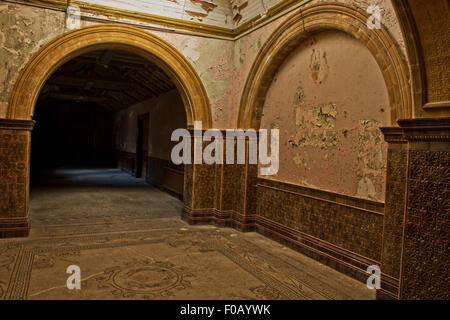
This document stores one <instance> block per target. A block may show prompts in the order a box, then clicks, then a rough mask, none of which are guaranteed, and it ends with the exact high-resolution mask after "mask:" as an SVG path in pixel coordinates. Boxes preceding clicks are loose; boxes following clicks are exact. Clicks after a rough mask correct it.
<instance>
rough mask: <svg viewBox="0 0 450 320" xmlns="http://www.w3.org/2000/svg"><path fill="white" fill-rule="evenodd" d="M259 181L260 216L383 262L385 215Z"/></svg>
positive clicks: (279, 184) (288, 187) (302, 188)
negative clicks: (382, 243)
mask: <svg viewBox="0 0 450 320" xmlns="http://www.w3.org/2000/svg"><path fill="white" fill-rule="evenodd" d="M258 181H259V184H258V209H257V214H258V215H260V216H263V217H265V218H267V219H270V220H273V221H275V222H277V223H280V224H282V225H284V226H287V227H289V228H292V229H294V230H298V231H300V232H303V233H305V234H308V235H311V236H313V237H316V238H318V239H321V240H324V241H327V242H329V243H332V244H334V245H336V246H339V247H341V248H344V249H347V250H350V251H352V252H355V253H357V254H359V255H361V256H365V257H367V258H369V259H373V260H375V261H380V254H381V234H382V223H383V214H382V213H379V212H377V211H371V210H368V209H365V208H361V207H360V208H358V207H356V206H351V205H347V204H344V203H339V202H337V201H331V200H327V199H320V198H318V197H317V196H316V197H315V196H312V195H308V194H305V193H303V192H302V191H303V190H304V187H298V188H297V190H296V191H295V189H296V186H294V185H289V184H285V183H282V182H276V181H271V180H263V179H259V180H258ZM312 190H313V189H311V191H312ZM318 192H320V191H318ZM362 202H363V201H362Z"/></svg>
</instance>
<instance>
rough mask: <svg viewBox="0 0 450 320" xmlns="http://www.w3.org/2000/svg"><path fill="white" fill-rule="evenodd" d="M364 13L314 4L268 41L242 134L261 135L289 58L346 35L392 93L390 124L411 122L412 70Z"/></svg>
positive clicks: (250, 88) (249, 92) (250, 85)
mask: <svg viewBox="0 0 450 320" xmlns="http://www.w3.org/2000/svg"><path fill="white" fill-rule="evenodd" d="M367 19H368V15H366V13H365V12H363V11H360V10H357V9H354V8H351V7H348V6H346V5H344V4H340V3H331V4H330V3H327V4H314V5H311V6H307V7H305V8H304V9H302V10H301V11H300V12H296V13H295V14H293V15H292V16H291V17H290V18H288V19H287V20H286V21H285V22H283V23H282V24H281V25H280V26H279V27H278V28H277V30H276V31H275V32H274V33H273V34H272V35H271V36H270V37H269V39H268V40H267V41H266V43H265V44H264V46H263V47H262V48H261V50H260V51H259V53H258V55H257V57H256V59H255V61H254V63H253V66H252V68H251V69H250V73H249V76H248V78H247V81H246V83H245V87H244V90H243V94H242V98H241V102H240V107H239V115H238V123H237V125H238V128H244V129H248V128H254V129H258V128H259V126H260V121H261V114H262V108H263V106H264V101H265V96H266V93H267V90H268V89H269V87H270V84H271V82H272V79H273V76H274V75H275V73H276V72H277V70H278V68H279V67H280V66H281V64H282V63H283V62H284V61H285V59H286V57H287V56H288V55H289V54H290V53H291V52H292V50H294V49H295V48H296V47H298V46H299V45H300V44H301V43H302V42H303V41H305V40H306V39H308V38H309V37H311V36H312V35H314V34H317V33H320V32H323V31H328V30H338V31H343V32H345V33H347V34H349V35H351V36H352V37H353V38H356V39H358V40H359V41H361V42H362V43H363V44H364V45H365V46H366V47H367V48H368V49H369V51H370V52H371V53H372V54H373V56H374V57H375V60H376V61H377V63H378V65H379V67H380V69H381V71H382V74H383V77H384V80H385V83H386V87H387V90H388V95H389V102H390V109H391V123H392V124H393V125H396V122H397V120H398V119H402V118H410V117H411V116H412V107H411V88H410V86H409V83H408V68H407V64H406V62H405V60H404V59H403V57H402V55H401V53H400V50H399V49H398V48H397V46H396V43H395V41H394V39H393V38H392V37H391V36H390V34H389V33H388V31H387V30H386V29H385V28H383V27H382V28H381V29H373V30H370V29H369V28H368V27H367V25H366V23H367Z"/></svg>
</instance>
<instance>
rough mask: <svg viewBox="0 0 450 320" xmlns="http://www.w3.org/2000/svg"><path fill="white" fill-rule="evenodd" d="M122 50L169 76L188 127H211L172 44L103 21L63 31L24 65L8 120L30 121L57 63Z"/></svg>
mask: <svg viewBox="0 0 450 320" xmlns="http://www.w3.org/2000/svg"><path fill="white" fill-rule="evenodd" d="M105 49H109V50H124V51H127V52H130V53H134V54H137V55H140V56H142V57H144V58H146V59H148V60H149V61H151V62H153V63H155V64H156V65H158V66H159V67H160V68H161V69H162V70H163V71H164V72H166V74H167V75H168V76H169V77H170V78H171V79H172V81H173V82H174V84H175V85H176V87H177V89H178V92H179V93H180V95H181V98H182V100H183V103H184V106H185V109H186V117H187V122H188V123H187V124H188V127H191V126H193V123H194V121H195V120H201V121H202V122H203V127H204V128H210V127H211V126H212V117H211V110H210V105H209V101H208V97H207V94H206V91H205V88H204V86H203V84H202V82H201V80H200V78H199V76H198V75H197V73H196V72H195V70H194V69H193V67H192V66H191V65H190V63H189V62H188V61H187V60H186V59H185V58H184V56H182V55H181V54H180V53H179V52H178V51H177V50H176V49H175V48H174V47H172V46H171V45H170V44H168V43H167V42H166V41H164V40H162V39H160V38H159V37H157V36H155V35H153V34H151V33H149V32H146V31H143V30H141V29H138V28H135V27H129V26H119V25H114V24H104V25H97V26H92V27H86V28H82V29H79V30H76V31H72V32H69V33H66V34H64V35H62V36H60V37H58V38H57V39H55V40H54V41H52V42H51V43H49V44H48V45H46V46H45V47H44V48H42V49H41V50H40V51H39V52H38V53H37V54H36V55H35V56H34V57H33V59H32V60H31V61H30V62H29V63H28V64H27V66H26V67H25V68H24V70H23V71H22V72H21V74H20V76H19V79H18V80H17V82H16V84H15V87H14V90H13V93H12V95H11V98H10V101H9V106H8V114H7V117H8V118H9V119H20V120H31V119H32V117H33V112H34V106H35V103H36V100H37V98H38V96H39V93H40V91H41V88H42V86H43V85H44V84H45V82H46V81H47V79H48V78H49V77H50V76H51V75H52V74H53V72H54V71H56V70H57V69H58V68H59V67H60V66H61V65H63V64H64V63H66V62H68V61H69V60H71V59H72V58H74V57H76V56H79V55H82V54H84V53H87V52H90V51H95V50H105Z"/></svg>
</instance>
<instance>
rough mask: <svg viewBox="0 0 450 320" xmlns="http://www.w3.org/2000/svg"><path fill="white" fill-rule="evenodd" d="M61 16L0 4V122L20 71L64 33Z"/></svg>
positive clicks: (44, 11)
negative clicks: (44, 47)
mask: <svg viewBox="0 0 450 320" xmlns="http://www.w3.org/2000/svg"><path fill="white" fill-rule="evenodd" d="M64 26H65V14H64V13H62V12H57V11H53V10H45V9H38V8H33V7H28V6H23V5H13V4H5V3H0V118H5V117H6V112H7V107H8V101H9V98H10V94H11V92H12V89H13V87H14V84H15V82H16V80H17V78H18V75H19V73H20V71H21V70H22V69H23V68H24V66H25V65H26V64H27V62H28V61H29V60H30V59H31V57H32V56H33V54H35V53H36V52H37V51H38V50H39V49H40V48H41V47H42V46H44V45H45V44H47V43H48V42H49V41H51V40H53V39H54V38H55V37H57V36H59V35H60V34H62V33H63V32H64Z"/></svg>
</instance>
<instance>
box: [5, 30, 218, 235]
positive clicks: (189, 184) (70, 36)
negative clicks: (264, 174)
mask: <svg viewBox="0 0 450 320" xmlns="http://www.w3.org/2000/svg"><path fill="white" fill-rule="evenodd" d="M96 50H121V51H127V52H130V53H133V54H136V55H139V56H141V57H143V58H146V59H148V60H149V61H151V62H153V63H154V64H156V65H157V66H158V67H160V68H161V69H162V70H163V71H164V72H165V73H166V74H167V76H168V77H169V78H170V79H171V80H172V81H173V83H174V84H175V86H176V88H177V90H178V92H179V94H180V96H181V98H182V100H183V104H184V106H185V110H186V118H187V125H188V128H190V127H192V126H193V123H194V121H195V120H201V121H202V123H203V127H204V128H205V129H208V128H210V127H211V125H212V117H211V110H210V105H209V101H208V97H207V94H206V91H205V89H204V86H203V84H202V82H201V80H200V78H199V76H198V75H197V73H196V72H195V70H194V69H193V67H192V66H191V65H190V64H189V62H188V61H187V60H186V59H185V58H184V56H183V55H181V54H180V53H179V52H178V51H177V50H176V49H175V48H173V47H172V46H171V45H170V44H168V43H167V42H166V41H164V40H162V39H160V38H159V37H157V36H155V35H152V34H151V33H149V32H146V31H143V30H141V29H138V28H135V27H129V26H120V25H114V24H104V25H97V26H91V27H86V28H82V29H79V30H76V31H72V32H68V33H66V34H64V35H62V36H60V37H58V38H57V39H55V40H54V41H52V42H51V43H49V44H47V45H46V46H44V47H43V48H42V49H41V50H40V51H39V52H38V53H37V54H36V55H35V56H34V57H33V58H32V59H31V60H30V62H29V63H28V64H27V65H26V67H25V68H24V69H23V70H22V72H21V74H20V76H19V78H18V80H17V82H16V84H15V86H14V90H13V92H12V94H11V98H10V100H9V106H8V110H7V119H0V141H2V143H3V144H2V146H1V147H0V163H1V164H2V167H1V168H2V169H4V170H0V173H1V183H0V189H1V190H2V195H1V196H0V238H4V237H17V236H19V237H20V236H27V235H28V234H29V229H30V223H29V216H28V206H29V163H30V144H31V139H30V138H31V129H32V127H33V123H34V121H33V120H32V118H33V113H34V107H35V103H36V101H37V99H38V96H39V93H40V91H41V88H42V87H43V85H44V84H45V82H46V81H47V80H48V79H49V77H50V76H51V75H52V74H53V72H54V71H56V70H57V69H58V68H59V67H60V66H62V65H63V64H64V63H66V62H68V61H69V60H71V59H72V58H74V57H76V56H79V55H82V54H85V53H88V52H91V51H96ZM185 181H186V183H185V191H184V192H185V193H187V194H188V195H190V191H189V190H191V188H193V187H194V179H193V178H192V176H191V174H190V171H189V170H187V172H185ZM188 198H189V197H188Z"/></svg>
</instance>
